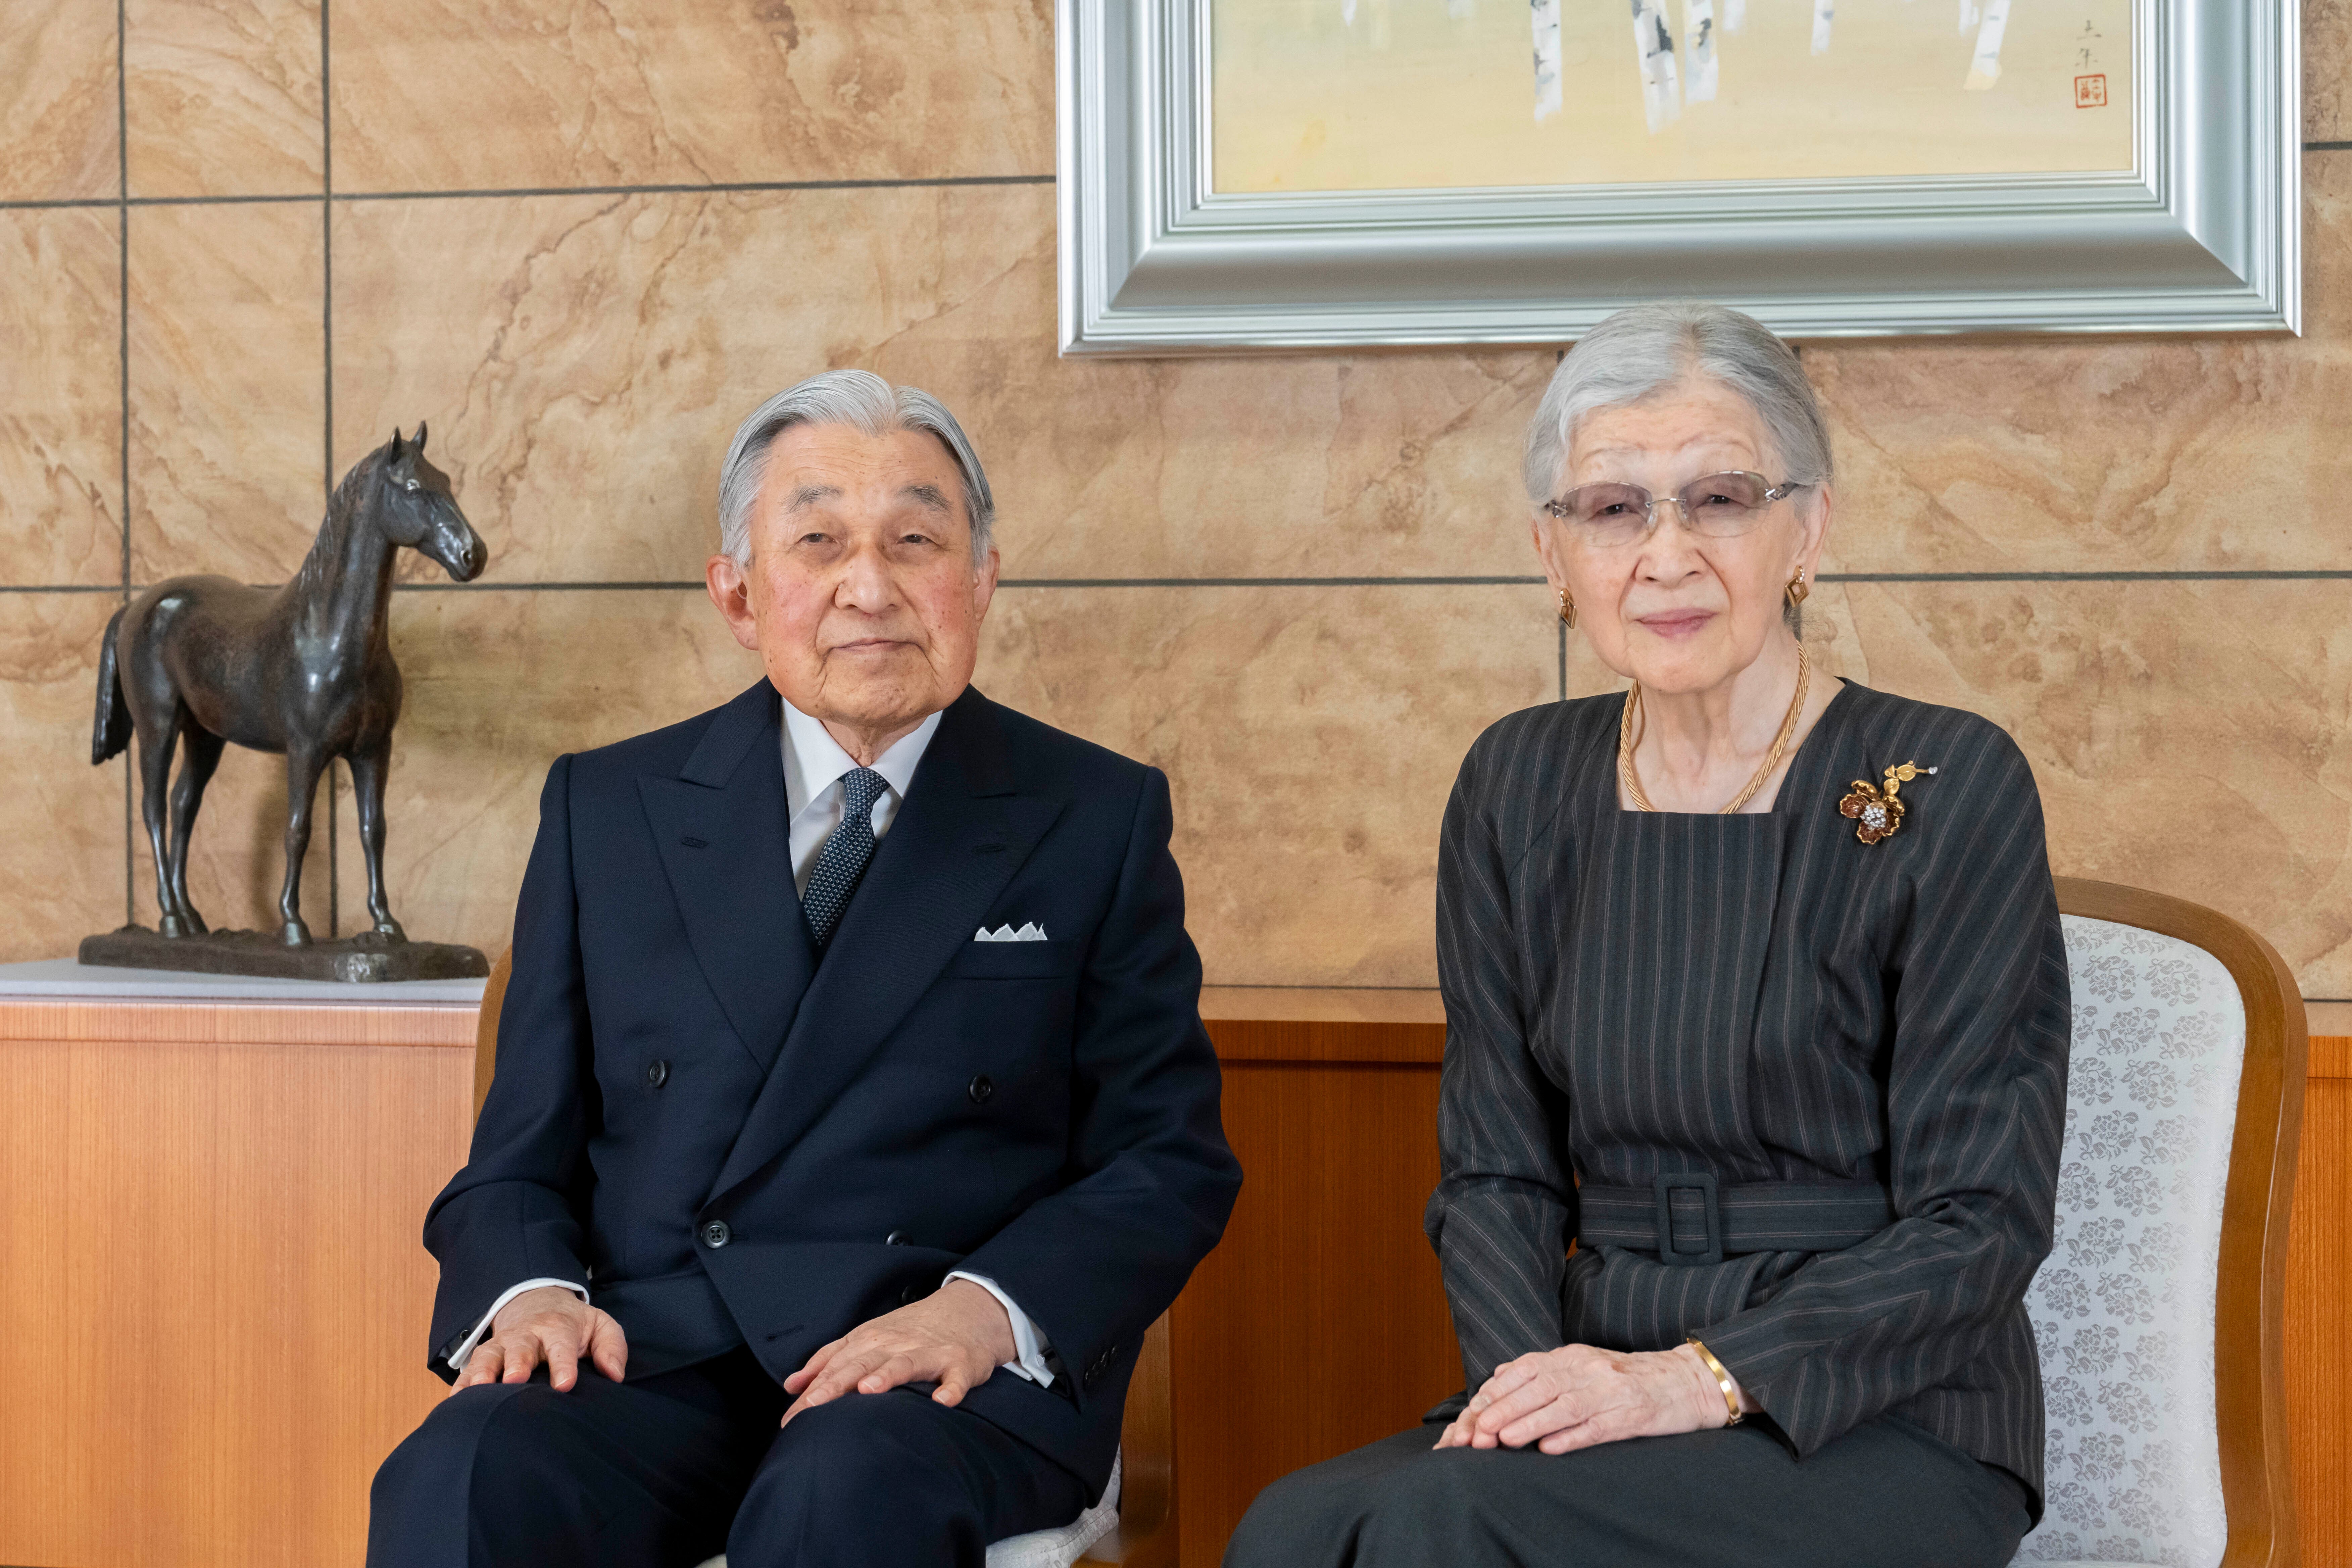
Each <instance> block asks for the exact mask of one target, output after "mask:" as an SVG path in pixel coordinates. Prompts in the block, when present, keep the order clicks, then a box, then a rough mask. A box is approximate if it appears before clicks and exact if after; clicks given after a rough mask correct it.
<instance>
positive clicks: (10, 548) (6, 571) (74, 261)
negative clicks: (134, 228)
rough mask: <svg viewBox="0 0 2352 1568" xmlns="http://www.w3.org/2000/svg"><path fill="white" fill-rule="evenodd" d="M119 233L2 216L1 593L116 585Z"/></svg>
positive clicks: (95, 217) (37, 217) (99, 222)
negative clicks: (15, 587)
mask: <svg viewBox="0 0 2352 1568" xmlns="http://www.w3.org/2000/svg"><path fill="white" fill-rule="evenodd" d="M115 222H116V219H115V215H114V214H113V213H110V212H88V211H79V210H72V209H68V210H65V211H48V212H7V213H0V345H5V348H0V352H5V359H6V366H7V368H6V371H5V374H0V584H65V583H78V584H94V583H114V582H120V581H121V574H122V519H121V505H122V480H121V464H122V458H121V440H122V436H121V428H122V427H121V418H122V391H121V386H122V380H121V348H120V342H121V337H120V322H121V276H122V274H121V267H122V262H121V249H120V242H119V240H118V238H117V231H116V228H115Z"/></svg>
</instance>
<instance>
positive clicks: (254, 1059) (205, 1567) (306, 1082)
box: [0, 1003, 473, 1568]
mask: <svg viewBox="0 0 2352 1568" xmlns="http://www.w3.org/2000/svg"><path fill="white" fill-rule="evenodd" d="M472 1031H473V1009H472V1008H470V1007H412V1008H383V1007H364V1006H339V1007H289V1006H268V1005H262V1006H226V1005H222V1006H208V1005H155V1004H113V1003H109V1004H31V1003H21V1004H12V1005H5V1006H0V1183H5V1188H0V1388H5V1390H6V1391H7V1392H6V1395H5V1398H0V1563H13V1564H21V1565H25V1568H212V1565H215V1564H218V1565H221V1568H229V1565H232V1564H233V1565H236V1568H259V1565H278V1564H284V1565H286V1568H320V1565H322V1564H333V1563H350V1564H356V1563H359V1561H360V1559H361V1556H362V1548H363V1543H364V1540H365V1531H366V1524H367V1487H368V1481H369V1479H370V1478H371V1477H372V1476H373V1474H374V1471H375V1467H376V1465H377V1464H378V1463H379V1462H380V1461H381V1460H382V1458H383V1456H384V1455H385V1454H386V1453H388V1452H390V1451H391V1448H392V1447H393V1445H394V1444H395V1443H397V1442H398V1441H399V1440H400V1439H401V1437H403V1436H405V1435H406V1434H407V1433H408V1431H409V1430H410V1429H411V1428H413V1427H414V1426H415V1425H416V1423H417V1422H418V1421H420V1420H422V1419H423V1418H424V1415H425V1412H426V1411H428V1410H430V1409H431V1408H432V1406H433V1405H434V1403H435V1402H436V1400H437V1399H438V1398H439V1396H440V1394H441V1392H442V1388H441V1384H439V1382H438V1381H437V1380H436V1379H435V1378H434V1377H433V1375H432V1374H431V1373H428V1372H427V1371H426V1370H425V1365H424V1359H425V1358H424V1333H425V1322H426V1321H427V1315H428V1312H429V1310H430V1306H431V1301H432V1293H433V1285H434V1270H433V1264H432V1259H431V1258H428V1257H427V1256H426V1254H425V1249H424V1247H422V1246H421V1245H420V1243H419V1239H418V1236H419V1232H420V1230H421V1228H422V1226H423V1222H424V1217H425V1205H426V1204H427V1203H428V1202H430V1201H431V1199H432V1196H433V1194H435V1193H436V1191H438V1190H439V1188H440V1187H441V1185H442V1184H443V1183H444V1182H446V1181H447V1180H448V1177H449V1174H450V1173H451V1172H452V1171H454V1170H456V1169H457V1166H458V1164H459V1163H462V1161H463V1160H464V1158H465V1145H466V1132H467V1102H468V1092H469V1090H470V1088H471V1079H472V1069H473V1062H472V1058H471V1053H470V1051H469V1050H467V1049H465V1048H461V1047H470V1045H471V1044H472ZM419 1047H452V1048H419Z"/></svg>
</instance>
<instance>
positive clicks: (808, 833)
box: [449, 702, 1054, 1384]
mask: <svg viewBox="0 0 2352 1568" xmlns="http://www.w3.org/2000/svg"><path fill="white" fill-rule="evenodd" d="M782 707H783V710H784V732H783V742H782V743H783V753H784V754H783V764H784V809H785V810H786V811H788V812H790V813H791V814H792V823H791V839H792V858H793V889H795V890H796V891H799V892H803V893H805V892H807V891H808V885H809V879H810V878H811V877H813V876H814V875H815V874H816V861H817V856H818V854H819V853H820V852H821V851H822V850H823V849H824V841H825V840H826V839H827V838H828V837H832V834H833V830H834V829H835V828H836V827H838V826H841V810H842V803H843V800H844V798H845V791H844V789H843V786H842V782H841V781H842V779H843V777H844V776H845V775H846V774H847V773H851V772H852V771H854V770H855V769H856V767H857V765H858V764H857V759H856V758H855V757H853V756H851V755H850V754H849V753H848V752H845V751H843V750H842V748H841V743H840V742H838V741H835V739H834V738H833V735H832V733H831V732H830V731H827V730H826V729H825V727H824V722H823V721H820V720H816V719H812V718H810V717H809V716H808V715H807V714H805V713H803V712H802V711H801V710H799V709H797V708H795V707H793V705H792V704H791V703H789V702H785V703H783V704H782ZM939 731H940V715H939V714H937V713H934V714H932V715H931V716H930V717H929V718H928V719H926V720H924V721H922V722H921V723H920V724H918V725H916V726H915V728H914V729H913V730H912V731H908V733H907V734H905V735H902V736H900V737H899V738H898V740H896V741H894V742H891V743H890V746H889V748H888V749H887V751H885V752H883V753H882V754H881V755H880V756H878V757H877V758H875V759H874V771H875V772H876V773H880V774H881V775H882V782H883V783H884V784H887V785H888V786H889V787H888V788H887V789H886V790H884V791H883V792H882V794H881V795H880V796H879V797H878V798H877V799H876V801H875V802H874V837H875V838H876V839H877V841H878V840H880V839H881V837H883V835H885V834H887V833H888V832H889V831H890V824H891V822H892V820H893V819H895V818H896V817H897V816H898V806H899V805H900V803H901V802H903V801H904V800H905V799H906V796H907V786H908V784H911V783H913V782H914V777H915V767H916V764H917V763H920V762H921V761H922V760H923V752H925V751H926V750H927V749H929V746H930V743H931V737H932V736H933V735H936V734H938V733H939ZM947 1278H948V1279H969V1280H971V1282H972V1283H973V1284H975V1285H977V1286H979V1287H980V1288H981V1289H983V1290H985V1291H987V1292H988V1293H989V1294H990V1295H992V1296H993V1297H995V1298H996V1302H997V1305H999V1306H1001V1307H1003V1309H1004V1315H1005V1317H1007V1318H1008V1319H1010V1320H1011V1321H1012V1323H1013V1360H1011V1361H1008V1362H1006V1363H1003V1365H1004V1370H1005V1371H1007V1372H1009V1373H1013V1374H1015V1375H1016V1376H1020V1377H1025V1378H1027V1379H1028V1380H1029V1381H1030V1382H1032V1383H1034V1384H1051V1383H1052V1382H1053V1381H1054V1373H1053V1369H1052V1368H1051V1367H1049V1366H1048V1365H1046V1363H1045V1356H1046V1345H1045V1340H1044V1338H1043V1337H1042V1336H1041V1335H1039V1333H1038V1332H1037V1325H1036V1324H1034V1323H1033V1322H1031V1321H1029V1315H1028V1314H1027V1313H1026V1312H1024V1311H1023V1310H1021V1309H1020V1308H1018V1307H1016V1306H1014V1305H1013V1298H1012V1297H1010V1296H1008V1295H1006V1294H1005V1293H1004V1292H1003V1290H1001V1289H998V1288H997V1284H996V1281H995V1280H993V1279H986V1278H984V1277H982V1276H981V1275H978V1274H967V1273H965V1272H964V1271H963V1270H962V1269H961V1268H959V1269H957V1270H955V1271H954V1272H952V1273H950V1274H949V1275H948V1277H947ZM940 1283H942V1284H944V1283H946V1280H942V1281H940ZM546 1285H553V1286H557V1287H559V1288H561V1289H566V1290H570V1291H572V1292H573V1293H574V1294H575V1295H577V1296H578V1297H579V1298H580V1299H581V1300H583V1301H585V1300H588V1292H587V1291H586V1290H585V1289H583V1288H582V1287H580V1286H578V1285H575V1284H573V1283H572V1281H571V1280H569V1279H526V1280H524V1281H523V1282H522V1283H521V1284H520V1285H516V1286H513V1287H511V1288H510V1289H508V1290H507V1291H506V1292H505V1294H503V1295H501V1296H500V1297H499V1299H498V1300H495V1301H493V1302H491V1303H490V1310H488V1311H487V1312H485V1313H483V1314H482V1321H480V1322H478V1323H477V1324H475V1325H474V1331H473V1332H472V1333H470V1334H467V1336H466V1337H465V1339H464V1340H463V1341H461V1342H459V1343H458V1346H457V1349H456V1350H454V1351H452V1352H449V1364H450V1365H451V1366H452V1367H455V1368H458V1369H460V1370H462V1369H463V1368H464V1367H465V1364H466V1360H467V1357H468V1356H470V1355H472V1354H473V1353H474V1351H475V1348H476V1347H477V1346H478V1345H479V1344H480V1343H481V1342H482V1339H483V1337H484V1336H485V1335H486V1334H488V1332H489V1330H490V1322H491V1321H492V1320H493V1319H495V1318H496V1317H497V1316H498V1315H499V1313H500V1312H502V1311H504V1310H506V1305H507V1303H508V1302H509V1301H511V1300H514V1299H515V1298H516V1297H517V1296H520V1295H521V1294H522V1293H523V1292H524V1291H526V1290H535V1289H539V1288H541V1286H546Z"/></svg>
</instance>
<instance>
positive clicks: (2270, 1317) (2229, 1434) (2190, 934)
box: [2058, 877, 2310, 1568]
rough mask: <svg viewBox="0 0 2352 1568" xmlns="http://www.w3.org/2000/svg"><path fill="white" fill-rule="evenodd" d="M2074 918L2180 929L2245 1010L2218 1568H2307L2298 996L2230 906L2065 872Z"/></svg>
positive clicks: (2228, 1275) (2280, 963)
mask: <svg viewBox="0 0 2352 1568" xmlns="http://www.w3.org/2000/svg"><path fill="white" fill-rule="evenodd" d="M2058 908H2059V910H2061V911H2062V912H2063V913H2065V914H2070V915H2081V916H2084V917H2085V918H2086V919H2090V920H2097V921H2113V922H2114V923H2116V924H2117V925H2127V926H2137V927H2138V928H2139V929H2140V930H2142V931H2155V932H2157V933H2158V935H2161V936H2168V937H2173V938H2176V939H2178V940H2179V941H2181V942H2188V943H2189V945H2190V946H2192V947H2200V948H2202V949H2204V950H2205V951H2206V952H2210V953H2211V954H2212V955H2213V956H2214V957H2215V958H2217V959H2219V960H2221V965H2222V967H2223V968H2225V969H2227V970H2228V971H2229V972H2230V978H2231V979H2232V980H2234V981H2236V982H2237V984H2238V994H2239V996H2240V998H2241V999H2242V1001H2243V1003H2244V1005H2245V1010H2246V1055H2245V1066H2244V1068H2243V1070H2242V1073H2241V1075H2240V1077H2239V1079H2238V1118H2237V1126H2236V1130H2235V1132H2234V1134H2233V1136H2232V1138H2231V1143H2230V1175H2229V1186H2228V1190H2227V1192H2226V1193H2225V1194H2224V1196H2223V1198H2222V1204H2221V1278H2220V1279H2219V1280H2217V1281H2216V1283H2215V1300H2214V1311H2213V1327H2214V1346H2213V1381H2214V1391H2213V1392H2214V1404H2215V1409H2216V1415H2217V1418H2218V1425H2219V1426H2220V1428H2221V1501H2222V1507H2223V1509H2224V1510H2225V1511H2226V1512H2227V1513H2228V1515H2229V1544H2228V1546H2227V1548H2226V1549H2225V1550H2224V1552H2222V1556H2221V1568H2299V1564H2300V1563H2302V1561H2303V1553H2302V1546H2301V1542H2300V1540H2299V1538H2298V1536H2297V1534H2296V1529H2295V1516H2294V1469H2293V1468H2292V1466H2291V1464H2290V1463H2289V1460H2288V1458H2287V1421H2286V1357H2285V1351H2284V1344H2285V1335H2286V1321H2285V1301H2286V1242H2287V1215H2288V1211H2289V1209H2290V1208H2291V1206H2292V1205H2293V1203H2294V1167H2295V1152H2296V1148H2297V1145H2298V1143H2299V1142H2300V1140H2301V1137H2302V1133H2303V1092H2304V1074H2305V1058H2307V1057H2308V1056H2309V1054H2310V1038H2309V1034H2308V1031H2307V1027H2306V1025H2305V1019H2304V1012H2303V995H2302V992H2301V990H2300V988H2299V987H2298V986H2297V985H2296V984H2295V980H2294V974H2293V973H2290V972H2289V971H2288V969H2287V966H2286V963H2285V962H2284V960H2282V959H2281V958H2280V957H2279V955H2278V952H2277V951H2276V950H2275V949H2273V947H2272V946H2271V944H2270V943H2269V942H2264V941H2263V939H2262V937H2261V936H2260V935H2259V934H2257V933H2256V932H2255V931H2252V930H2249V929H2248V928H2247V927H2245V926H2242V925H2241V924H2239V923H2238V922H2237V921H2233V920H2231V918H2230V917H2229V916H2227V915H2224V914H2221V913H2219V912H2217V911H2215V910H2209V909H2207V908H2205V907H2204V906H2203V905H2201V904H2192V903H2190V902H2189V901H2188V900H2185V899H2175V898H2169V897H2168V896H2166V895H2165V894H2162V893H2151V892H2148V891H2147V890H2146V889H2141V888H2126V887H2121V886H2118V885H2117V884H2116V883H2113V882H2091V881H2084V880H2082V879H2079V878H2074V877H2061V878H2059V879H2058Z"/></svg>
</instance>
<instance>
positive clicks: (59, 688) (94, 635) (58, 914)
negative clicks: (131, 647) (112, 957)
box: [0, 594, 125, 963]
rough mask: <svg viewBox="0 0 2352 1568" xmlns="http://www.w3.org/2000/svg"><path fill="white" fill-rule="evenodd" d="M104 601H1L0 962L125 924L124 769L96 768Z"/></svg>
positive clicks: (12, 597)
mask: <svg viewBox="0 0 2352 1568" xmlns="http://www.w3.org/2000/svg"><path fill="white" fill-rule="evenodd" d="M115 604H116V600H115V598H114V596H113V595H107V594H0V734H5V736H6V737H7V742H8V743H7V744H6V745H5V747H0V845H5V846H6V847H5V850H0V911H5V917H6V918H5V920H0V963H18V962H21V961H23V960H26V959H34V958H63V957H67V956H69V955H70V954H71V953H72V952H74V951H75V948H76V946H77V945H78V944H79V942H80V941H81V939H82V938H83V937H86V936H89V935H90V934H92V933H93V932H97V931H112V930H114V929H115V927H117V926H119V925H121V923H122V895H123V855H122V850H123V818H122V782H123V771H124V766H125V764H124V763H122V762H121V760H120V759H117V760H116V761H113V762H110V763H105V764H104V765H103V766H100V767H92V766H91V765H90V761H89V741H90V717H91V711H92V706H93V698H94V697H95V695H96V693H97V689H98V648H99V638H100V635H101V634H102V633H103V632H104V631H105V629H106V621H107V617H108V616H111V615H112V614H113V613H114V607H115Z"/></svg>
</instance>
